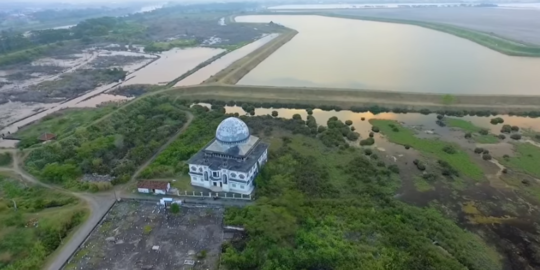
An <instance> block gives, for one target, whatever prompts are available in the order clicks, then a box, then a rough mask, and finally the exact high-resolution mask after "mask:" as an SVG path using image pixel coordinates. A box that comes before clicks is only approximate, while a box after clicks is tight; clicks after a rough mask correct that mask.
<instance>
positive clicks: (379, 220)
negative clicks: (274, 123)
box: [222, 135, 502, 270]
mask: <svg viewBox="0 0 540 270" xmlns="http://www.w3.org/2000/svg"><path fill="white" fill-rule="evenodd" d="M272 144H273V145H272V146H273V149H276V150H272V151H271V152H270V157H269V158H270V160H272V162H270V163H268V164H267V165H266V166H265V167H264V168H263V170H262V172H261V174H260V176H259V177H258V178H257V180H256V184H257V191H256V192H257V197H258V198H259V199H258V200H257V202H256V204H255V205H253V206H249V207H247V208H244V209H237V208H231V209H228V211H227V213H226V222H227V224H234V225H242V226H244V227H245V228H246V230H247V237H246V238H242V239H235V240H233V241H232V242H231V243H230V244H226V245H225V249H226V250H225V253H224V254H223V257H222V262H223V264H224V265H225V266H226V267H227V269H231V270H240V269H354V270H356V269H359V266H361V268H362V269H404V270H412V269H418V270H420V269H421V270H425V269H464V268H468V269H471V270H473V269H501V267H502V266H501V264H500V262H499V261H498V258H497V254H496V252H495V251H493V250H491V249H490V248H489V247H488V246H487V245H486V244H485V243H483V241H482V240H480V239H479V238H478V237H476V236H475V235H473V234H471V233H469V232H466V231H464V230H462V229H460V228H459V227H457V226H456V225H455V224H453V223H452V222H451V221H449V220H446V219H444V218H443V217H442V216H441V215H440V214H439V213H438V212H437V211H436V210H434V209H429V208H428V209H420V208H416V207H413V206H409V205H406V204H404V203H401V202H399V201H397V200H396V199H394V198H393V195H394V193H395V191H396V189H397V187H398V186H399V181H397V180H396V177H395V176H394V175H393V174H392V173H391V172H390V170H389V169H387V168H386V166H383V167H376V166H375V161H374V160H373V161H370V160H369V159H367V158H366V157H364V156H363V155H362V153H361V152H360V151H358V150H357V149H354V148H349V149H348V150H339V148H335V147H331V148H329V147H327V146H324V145H323V144H322V143H321V142H320V141H319V140H316V139H310V138H308V137H305V136H302V135H294V136H292V137H284V138H282V139H281V141H279V140H273V141H272ZM276 144H279V145H276Z"/></svg>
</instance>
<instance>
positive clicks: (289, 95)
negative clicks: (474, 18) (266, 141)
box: [158, 84, 540, 114]
mask: <svg viewBox="0 0 540 270" xmlns="http://www.w3.org/2000/svg"><path fill="white" fill-rule="evenodd" d="M158 92H159V93H165V94H169V95H177V96H180V97H182V98H187V99H193V100H195V99H199V100H202V99H215V100H223V101H231V100H234V101H246V102H248V101H249V102H276V103H295V104H309V105H314V106H321V105H326V106H339V107H341V108H343V109H347V108H351V107H353V106H384V107H387V108H390V109H392V108H400V109H405V110H410V111H418V110H421V109H430V110H455V111H457V110H476V111H479V110H489V111H492V112H497V113H500V114H508V113H510V112H531V111H535V112H536V111H540V96H506V95H444V94H429V93H411V92H392V91H379V90H361V89H339V88H307V87H272V86H240V85H219V84H207V85H197V86H191V87H177V88H171V89H165V90H161V91H158Z"/></svg>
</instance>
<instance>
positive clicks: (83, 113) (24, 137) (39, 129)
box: [14, 106, 117, 148]
mask: <svg viewBox="0 0 540 270" xmlns="http://www.w3.org/2000/svg"><path fill="white" fill-rule="evenodd" d="M116 108H117V107H116V106H105V107H99V108H94V109H66V110H63V111H59V112H57V113H53V114H51V115H48V116H45V117H44V118H43V119H42V120H40V121H39V122H37V123H33V124H31V125H29V126H26V127H23V128H21V129H20V130H18V131H17V133H15V134H14V136H15V137H16V138H19V139H21V141H20V142H19V144H18V147H19V148H27V147H30V146H32V145H35V144H37V143H39V140H38V138H39V136H40V135H41V134H43V133H52V134H54V135H56V139H62V138H64V137H66V136H69V135H71V134H72V133H73V132H74V131H75V130H76V129H77V128H80V127H84V126H87V125H89V124H91V123H92V122H93V121H95V120H97V119H99V118H101V117H102V116H104V115H106V114H109V113H111V112H112V111H114V110H115V109H116Z"/></svg>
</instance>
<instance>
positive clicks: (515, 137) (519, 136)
mask: <svg viewBox="0 0 540 270" xmlns="http://www.w3.org/2000/svg"><path fill="white" fill-rule="evenodd" d="M510 138H512V139H513V140H521V134H517V133H516V134H512V135H510Z"/></svg>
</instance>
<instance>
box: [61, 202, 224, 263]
mask: <svg viewBox="0 0 540 270" xmlns="http://www.w3.org/2000/svg"><path fill="white" fill-rule="evenodd" d="M223 212H224V210H223V209H221V208H205V207H197V208H188V207H183V206H182V207H181V210H180V213H178V214H173V213H170V212H169V210H166V209H164V208H163V207H162V206H159V205H157V204H156V203H154V202H137V201H131V202H120V203H117V204H116V205H115V206H114V207H113V208H112V209H111V211H110V212H109V213H108V214H107V216H106V217H105V219H104V221H103V223H102V224H101V225H99V226H98V227H97V228H96V229H95V230H94V232H92V234H91V235H90V237H89V239H88V241H87V242H86V243H85V244H84V245H83V247H82V249H80V250H79V251H78V252H77V253H76V254H75V255H74V257H73V258H72V259H71V261H70V262H69V263H68V265H67V266H66V267H65V268H64V269H77V270H84V269H108V270H137V269H153V270H167V269H216V267H217V265H218V262H219V255H220V253H221V243H222V239H223V229H222V220H223ZM192 264H193V265H192Z"/></svg>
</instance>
